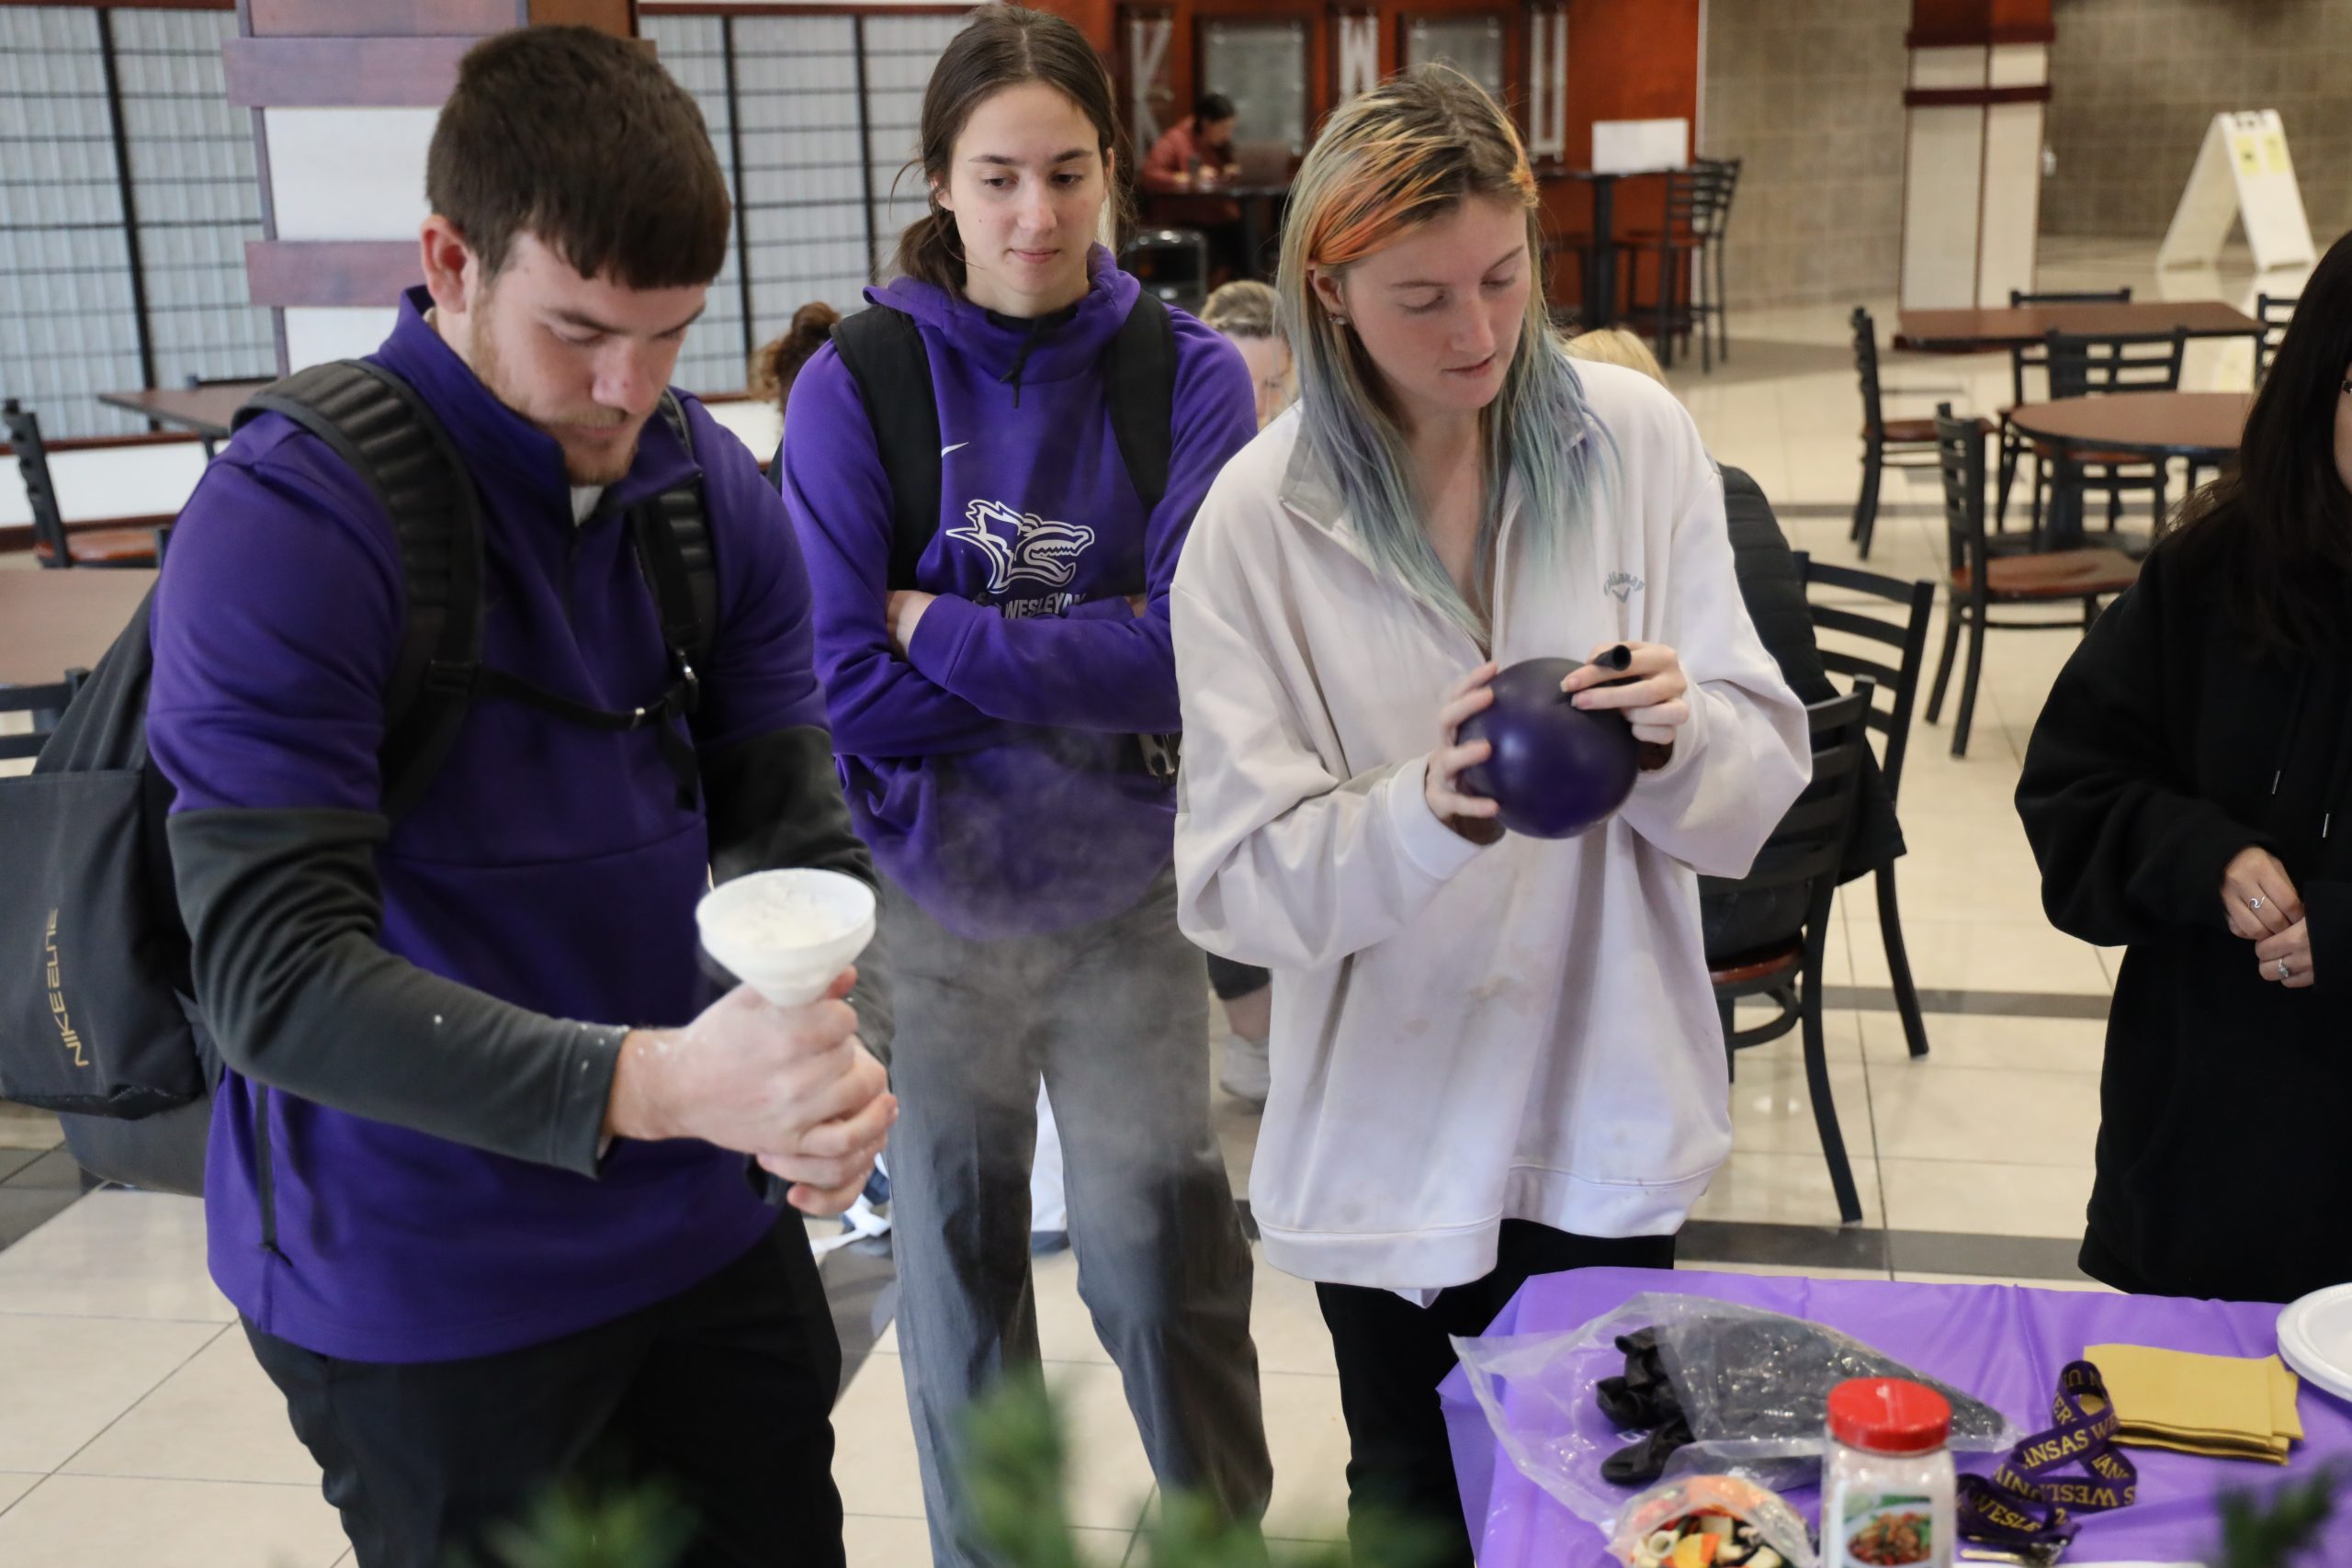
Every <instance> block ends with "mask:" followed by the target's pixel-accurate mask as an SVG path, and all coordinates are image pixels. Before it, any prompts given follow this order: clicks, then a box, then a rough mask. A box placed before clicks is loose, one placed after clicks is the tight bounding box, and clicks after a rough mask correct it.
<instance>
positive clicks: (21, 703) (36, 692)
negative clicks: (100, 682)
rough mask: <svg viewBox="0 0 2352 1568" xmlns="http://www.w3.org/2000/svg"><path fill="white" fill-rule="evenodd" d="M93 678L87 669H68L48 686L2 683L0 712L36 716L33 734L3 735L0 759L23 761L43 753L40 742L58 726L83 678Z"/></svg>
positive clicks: (1, 737)
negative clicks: (61, 678) (62, 676)
mask: <svg viewBox="0 0 2352 1568" xmlns="http://www.w3.org/2000/svg"><path fill="white" fill-rule="evenodd" d="M89 678H90V672H89V671H87V670H68V671H66V672H65V679H64V680H62V681H58V682H51V683H50V684H49V685H46V686H9V685H0V713H28V714H31V715H32V716H33V728H32V732H31V733H30V734H24V733H18V734H15V735H0V761H9V762H15V761H23V760H25V759H26V758H28V757H38V756H40V748H41V743H42V742H43V741H45V740H47V739H49V732H50V731H51V730H52V729H54V728H57V720H58V716H60V715H62V713H64V711H65V708H66V705H67V704H69V703H71V702H72V701H73V700H74V693H76V692H78V691H80V690H81V689H82V682H85V681H86V680H88V679H89Z"/></svg>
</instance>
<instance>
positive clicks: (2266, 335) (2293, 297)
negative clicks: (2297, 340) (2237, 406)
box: [2254, 294, 2302, 387]
mask: <svg viewBox="0 0 2352 1568" xmlns="http://www.w3.org/2000/svg"><path fill="white" fill-rule="evenodd" d="M2301 298H2302V296H2301V295H2300V294H2257V295H2256V296H2255V297H2254V315H2255V319H2256V321H2260V322H2261V323H2262V332H2261V333H2260V334H2259V335H2258V336H2256V338H2255V340H2254V384H2255V385H2256V386H2257V387H2259V386H2261V385H2262V383H2263V380H2264V378H2267V376H2268V375H2269V374H2270V361H2271V360H2272V359H2273V358H2275V357H2276V356H2277V355H2278V345H2279V344H2282V343H2284V342H2286V341H2287V323H2288V322H2289V321H2293V320H2294V319H2295V303H2296V301H2297V300H2299V299H2301Z"/></svg>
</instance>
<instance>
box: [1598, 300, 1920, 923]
mask: <svg viewBox="0 0 2352 1568" xmlns="http://www.w3.org/2000/svg"><path fill="white" fill-rule="evenodd" d="M1567 349H1568V353H1569V354H1570V355H1573V356H1575V357H1576V358H1578V359H1596V360H1599V361H1600V362H1601V363H1603V364H1605V365H1623V366H1624V367H1626V368H1628V369H1631V370H1639V371H1640V372H1642V373H1643V374H1644V375H1645V376H1647V377H1648V378H1650V379H1651V380H1653V381H1656V382H1657V383H1658V384H1659V385H1660V386H1665V385H1667V380H1666V373H1665V372H1664V371H1663V370H1661V369H1659V368H1658V363H1657V357H1656V356H1655V355H1652V354H1651V353H1650V350H1649V345H1648V344H1645V343H1644V342H1643V341H1642V340H1641V339H1640V338H1637V337H1635V336H1634V334H1633V333H1629V332H1627V331H1625V330H1624V329H1623V327H1610V328H1604V329H1602V330H1600V331H1599V332H1589V333H1582V334H1581V335H1579V336H1577V337H1573V338H1570V339H1569V340H1568V344H1567ZM1716 468H1717V471H1719V472H1720V473H1721V474H1722V475H1723V481H1724V521H1725V523H1726V524H1727V525H1729V528H1730V533H1731V552H1732V570H1733V571H1735V572H1736V573H1737V574H1738V577H1739V597H1740V602H1741V603H1742V604H1746V605H1747V618H1748V619H1749V620H1751V621H1753V622H1755V623H1756V635H1757V637H1758V638H1759V639H1761V640H1762V642H1763V644H1764V651H1765V652H1767V653H1769V654H1770V655H1771V656H1772V661H1773V662H1774V663H1776V664H1778V665H1779V666H1780V667H1781V679H1782V680H1783V681H1786V682H1788V683H1789V690H1791V691H1792V692H1794V693H1795V694H1797V700H1798V701H1799V702H1803V703H1807V704H1812V703H1826V702H1828V701H1830V700H1832V699H1833V698H1836V697H1838V696H1840V695H1842V693H1840V692H1839V691H1838V688H1837V686H1836V685H1835V684H1833V683H1832V682H1831V681H1830V679H1829V671H1828V668H1827V667H1826V665H1824V664H1823V663H1822V661H1821V649H1820V646H1819V644H1817V643H1816V642H1815V640H1814V635H1813V607H1812V606H1811V605H1810V604H1807V603H1806V602H1805V596H1804V578H1802V577H1800V576H1798V575H1797V558H1796V555H1795V553H1794V552H1793V551H1792V550H1791V549H1790V548H1789V541H1788V537H1787V536H1785V535H1783V534H1782V533H1781V524H1780V520H1779V519H1778V518H1776V517H1774V516H1773V515H1772V503H1771V502H1770V501H1769V500H1767V499H1765V495H1764V488H1763V487H1762V486H1761V485H1759V484H1758V483H1757V482H1756V481H1755V480H1754V479H1751V478H1749V477H1748V475H1747V471H1746V470H1744V469H1740V468H1729V467H1725V466H1724V465H1723V464H1721V463H1718V464H1717V465H1716ZM1861 795H1862V799H1861V806H1860V818H1859V819H1858V820H1857V821H1856V822H1855V824H1854V837H1853V840H1852V841H1851V842H1850V843H1849V844H1848V845H1847V848H1846V859H1845V862H1844V863H1842V864H1841V865H1840V866H1839V867H1838V881H1839V882H1840V883H1841V884H1842V883H1848V882H1851V881H1853V880H1854V879H1855V878H1856V877H1858V876H1863V875H1866V874H1870V873H1871V872H1874V871H1876V870H1877V869H1878V868H1879V867H1880V866H1882V865H1883V864H1885V863H1887V862H1888V861H1891V860H1894V858H1895V857H1897V856H1898V855H1900V854H1902V853H1903V825H1902V824H1901V823H1900V822H1898V821H1896V820H1895V816H1894V797H1893V796H1891V795H1888V794H1887V789H1886V779H1885V776H1884V775H1883V774H1882V773H1880V772H1879V767H1878V759H1877V758H1876V757H1875V756H1870V757H1865V758H1864V759H1863V775H1862V784H1861ZM1727 887H1728V885H1727V884H1725V883H1723V882H1720V881H1718V880H1716V879H1715V878H1713V877H1703V876H1702V877H1701V878H1700V879H1699V924H1700V927H1701V930H1702V932H1703V933H1704V938H1705V942H1706V946H1707V956H1708V958H1709V959H1710V960H1711V961H1721V960H1725V959H1731V958H1736V957H1738V956H1740V955H1741V954H1744V953H1755V952H1758V951H1759V950H1761V949H1764V948H1768V947H1773V946H1777V945H1780V944H1782V943H1785V942H1788V941H1789V940H1790V939H1791V938H1792V937H1793V936H1795V935H1796V933H1797V932H1798V931H1800V930H1801V929H1802V928H1803V927H1804V912H1805V904H1806V896H1805V889H1804V888H1803V887H1801V886H1800V887H1774V888H1770V889H1768V890H1765V891H1762V892H1754V893H1733V892H1730V891H1727Z"/></svg>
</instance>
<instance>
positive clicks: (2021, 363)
mask: <svg viewBox="0 0 2352 1568" xmlns="http://www.w3.org/2000/svg"><path fill="white" fill-rule="evenodd" d="M2130 303H2131V289H2130V288H2091V289H2078V290H2074V291H2071V292H2070V291H2066V290H2059V291H2057V292H2054V293H2039V294H2038V293H2035V292H2033V291H2032V290H2030V289H2026V288H2012V289H2010V290H2009V309H2011V310H2017V309H2018V308H2019V307H2021V306H2026V305H2129V304H2130ZM2049 363H2050V351H2049V350H2048V349H2047V348H2045V347H2044V346H2043V345H2042V344H2039V343H2029V344H2017V345H2016V346H2014V347H2012V348H2011V349H2010V350H2009V391H2010V395H2011V398H2012V400H2014V401H2017V402H2020V403H2022V402H2027V401H2030V399H2029V398H2028V397H2027V396H2026V390H2025V373H2026V372H2027V371H2028V370H2030V369H2035V368H2038V367H2041V366H2044V365H2047V364H2049Z"/></svg>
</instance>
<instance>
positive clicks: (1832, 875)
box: [1710, 678, 1871, 1224]
mask: <svg viewBox="0 0 2352 1568" xmlns="http://www.w3.org/2000/svg"><path fill="white" fill-rule="evenodd" d="M1870 709H1871V682H1870V681H1869V680H1868V679H1867V678H1865V679H1862V680H1860V681H1857V682H1855V684H1854V690H1853V691H1852V692H1851V693H1850V694H1848V695H1846V696H1842V697H1837V698H1833V699H1832V700H1830V701H1828V702H1826V703H1815V705H1813V706H1812V707H1810V708H1808V709H1807V710H1806V719H1807V728H1809V729H1810V730H1811V731H1812V736H1813V782H1812V783H1811V784H1807V785H1806V786H1805V790H1804V794H1803V795H1799V796H1798V797H1797V802H1796V804H1795V805H1794V806H1792V807H1789V810H1788V813H1787V815H1785V816H1783V817H1782V818H1781V822H1780V825H1779V826H1778V827H1776V828H1774V829H1772V836H1771V837H1770V839H1767V840H1765V841H1764V847H1763V848H1762V849H1761V850H1759V851H1758V852H1757V855H1756V863H1755V865H1754V866H1753V867H1752V868H1750V870H1749V871H1748V874H1747V875H1746V876H1744V877H1742V878H1740V879H1739V880H1738V881H1737V882H1730V883H1725V884H1723V887H1724V891H1726V892H1728V893H1734V894H1747V893H1764V892H1770V891H1773V890H1775V889H1779V888H1783V887H1800V886H1801V887H1803V888H1804V889H1805V893H1806V903H1805V918H1804V930H1803V931H1801V932H1799V933H1798V934H1797V935H1796V936H1795V937H1793V938H1792V939H1791V940H1790V941H1789V942H1786V943H1784V944H1781V945H1779V946H1775V947H1771V948H1767V949H1764V950H1761V951H1758V952H1756V953H1742V954H1739V955H1738V956H1736V957H1734V958H1729V959H1724V960H1719V961H1715V962H1714V964H1713V974H1712V975H1711V976H1710V977H1711V978H1712V979H1713V982H1714V989H1715V1011H1716V1013H1717V1015H1718V1016H1719V1017H1720V1018H1721V1019H1722V1021H1723V1031H1724V1054H1725V1055H1726V1057H1727V1058H1728V1057H1730V1056H1732V1055H1735V1054H1736V1053H1737V1052H1740V1051H1743V1050H1746V1049H1747V1047H1749V1046H1751V1045H1761V1044H1763V1043H1766V1042H1768V1041H1772V1040H1778V1039H1780V1038H1781V1036H1782V1035H1785V1034H1787V1033H1788V1032H1790V1031H1791V1030H1792V1029H1799V1028H1802V1029H1803V1031H1804V1077H1805V1086H1806V1088H1807V1089H1808V1090H1809V1091H1810V1093H1811V1095H1812V1099H1813V1124H1814V1127H1815V1131H1817V1132H1818V1133H1819V1134H1821V1152H1822V1154H1823V1156H1825V1157H1826V1159H1827V1160H1828V1162H1829V1185H1830V1187H1831V1189H1832V1190H1834V1191H1835V1192H1836V1193H1837V1195H1838V1218H1839V1219H1841V1220H1843V1221H1844V1222H1845V1223H1846V1224H1856V1223H1858V1222H1860V1219H1861V1217H1862V1201H1861V1197H1860V1193H1859V1192H1857V1191H1856V1190H1855V1187H1854V1168H1853V1166H1852V1164H1851V1163H1850V1162H1849V1160H1848V1159H1847V1157H1846V1139H1845V1135H1844V1134H1842V1133H1840V1132H1839V1131H1838V1103H1837V1100H1835V1099H1834V1098H1833V1097H1832V1095H1831V1093H1830V1089H1829V1056H1828V1050H1827V1046H1826V1043H1825V1042H1824V1040H1823V1036H1822V1023H1821V1006H1822V998H1821V986H1822V979H1821V976H1822V959H1823V953H1824V951H1825V949H1826V946H1827V942H1828V934H1829V914H1830V907H1831V904H1832V902H1833V901H1834V899H1835V898H1836V897H1837V892H1838V868H1839V866H1841V865H1842V864H1843V863H1845V858H1846V842H1847V840H1849V838H1851V837H1852V836H1853V831H1854V815H1855V810H1854V808H1855V806H1856V804H1857V803H1858V802H1859V801H1860V799H1861V790H1860V784H1861V760H1862V749H1863V748H1864V747H1865V746H1867V745H1869V744H1870V725H1869V722H1868V718H1867V716H1868V714H1869V712H1870ZM1745 997H1763V998H1769V999H1770V1001H1772V1002H1773V1003H1774V1004H1776V1006H1777V1009H1778V1010H1777V1011H1776V1012H1775V1013H1774V1015H1773V1016H1772V1017H1771V1018H1770V1019H1768V1020H1767V1021H1764V1022H1762V1023H1759V1024H1757V1025H1755V1026H1753V1027H1751V1028H1747V1029H1741V1028H1739V1027H1738V1024H1737V1020H1736V1017H1735V1013H1736V1009H1737V1006H1738V1003H1739V1001H1740V999H1741V998H1745Z"/></svg>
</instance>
